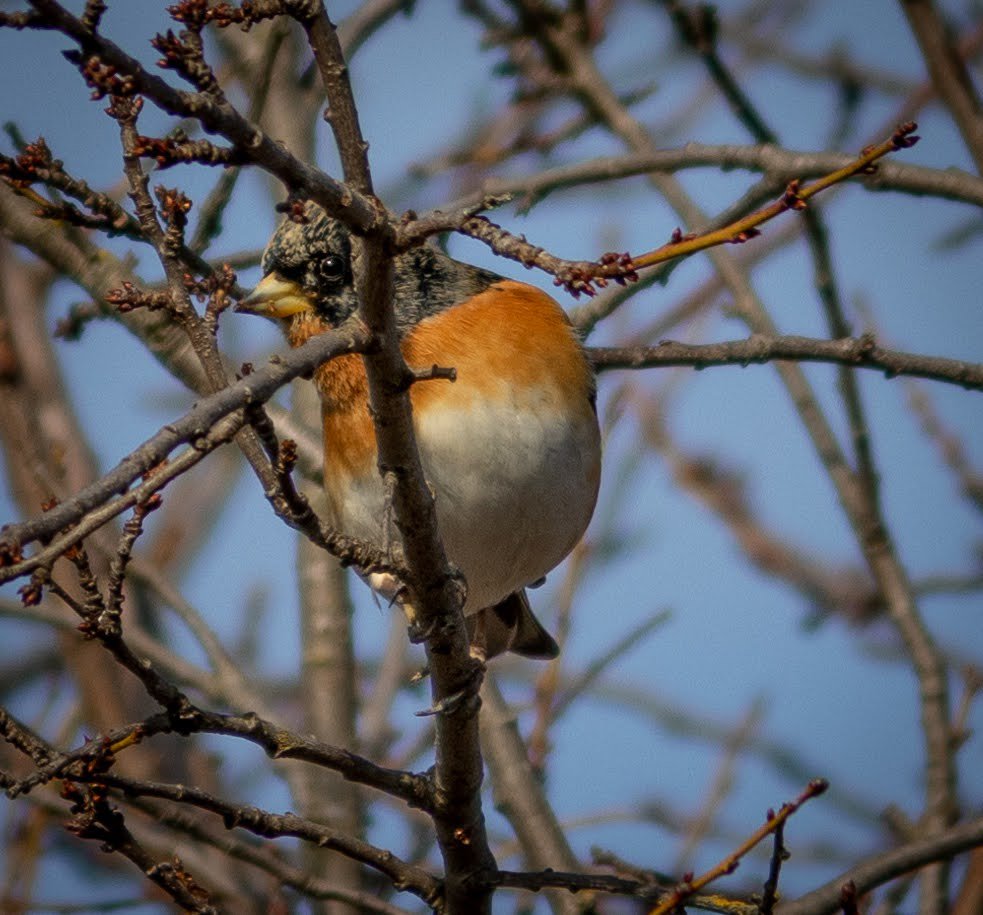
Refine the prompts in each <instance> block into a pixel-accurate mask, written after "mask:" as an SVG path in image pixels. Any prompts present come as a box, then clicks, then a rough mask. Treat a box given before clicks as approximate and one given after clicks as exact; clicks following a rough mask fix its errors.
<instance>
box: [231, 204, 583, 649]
mask: <svg viewBox="0 0 983 915" xmlns="http://www.w3.org/2000/svg"><path fill="white" fill-rule="evenodd" d="M262 267H263V274H264V275H263V279H262V280H261V282H260V283H259V285H258V286H257V287H256V288H255V290H254V291H253V292H252V293H251V294H250V295H249V296H248V297H247V298H246V299H244V300H243V301H242V302H241V303H240V305H239V306H238V308H239V310H240V311H245V312H248V313H252V314H257V315H261V316H264V317H268V318H272V319H273V320H275V321H277V322H278V323H279V324H280V326H281V328H282V329H283V331H284V333H285V334H286V337H287V339H288V340H289V342H290V344H291V346H299V345H300V344H302V343H304V342H305V341H306V340H308V339H310V338H311V337H312V336H314V335H315V334H318V333H321V332H323V331H325V330H326V329H328V328H331V327H335V326H337V325H339V324H340V323H341V322H342V321H344V320H345V319H346V318H348V317H349V316H350V315H351V314H353V313H354V312H355V311H356V309H357V308H358V295H357V293H356V290H355V287H354V283H353V272H352V246H351V243H350V236H349V232H348V230H347V229H346V227H345V226H344V225H343V224H342V223H340V222H338V221H337V220H335V219H332V218H330V217H328V216H327V215H326V214H325V213H324V211H323V210H321V209H320V208H319V207H317V206H316V205H314V204H310V203H309V204H307V205H306V209H305V219H304V221H303V222H296V221H292V220H290V219H287V220H286V221H285V222H284V223H282V225H281V226H280V227H279V228H278V229H277V231H276V232H275V234H274V235H273V237H272V239H271V240H270V243H269V245H268V246H267V248H266V251H265V253H264V254H263V261H262ZM394 273H395V278H394V290H393V296H394V298H393V306H394V310H395V320H396V327H397V332H398V334H399V336H400V346H401V349H402V353H403V357H404V358H405V360H406V362H407V364H408V365H409V366H410V368H414V369H420V370H426V369H430V368H431V367H432V366H435V365H438V366H441V367H453V368H454V369H455V370H456V380H454V381H448V380H433V381H427V382H426V383H418V384H414V385H413V386H412V388H411V389H410V401H411V404H412V408H413V423H414V431H415V434H416V441H417V447H418V448H419V451H420V458H421V460H422V464H423V469H424V473H425V475H426V479H427V482H428V483H429V485H430V487H431V490H432V492H433V494H434V499H435V505H436V512H437V523H438V527H439V530H440V535H441V538H442V540H443V544H444V548H445V550H446V553H447V558H448V560H449V561H450V562H451V563H452V564H453V565H454V566H455V567H456V568H457V569H458V570H459V571H460V572H461V573H462V574H463V575H464V578H465V580H466V582H467V597H466V600H465V603H464V613H465V620H466V622H467V625H468V631H469V637H470V639H471V646H472V653H473V654H475V656H477V657H479V658H482V659H484V658H491V657H494V656H495V655H497V654H500V653H502V652H504V651H507V650H511V651H513V652H516V653H518V654H520V655H525V656H526V657H532V658H553V657H556V655H557V653H558V650H559V649H558V647H557V644H556V642H555V641H554V639H553V638H552V636H550V634H549V633H548V632H547V631H546V630H545V629H544V628H543V626H542V625H541V624H540V623H539V621H538V620H537V619H536V617H535V616H534V615H533V613H532V610H531V608H530V606H529V602H528V599H527V597H526V594H525V590H524V589H525V588H526V587H527V586H531V585H535V584H538V583H541V581H542V579H543V578H544V576H545V575H546V573H547V572H549V571H551V570H552V569H553V568H555V567H556V566H557V565H558V564H559V563H560V562H561V561H562V560H563V559H564V557H566V555H567V554H568V553H569V552H570V551H571V550H572V549H573V547H574V545H575V544H576V543H577V541H578V540H580V538H581V536H582V535H583V533H584V531H585V529H586V528H587V524H588V522H589V521H590V518H591V514H592V513H593V511H594V504H595V501H596V499H597V489H598V483H599V479H600V468H601V447H600V432H599V429H598V424H597V414H596V410H595V403H594V400H595V384H594V375H593V372H592V370H591V366H590V364H589V362H588V360H587V357H586V355H585V353H584V351H583V348H582V346H581V344H580V340H579V338H578V337H577V334H576V332H575V331H574V329H573V327H572V326H571V324H570V322H569V320H568V319H567V317H566V315H565V313H564V312H563V310H562V309H561V308H560V306H559V305H558V304H557V303H556V302H555V301H554V300H553V299H552V298H551V297H550V296H548V295H547V294H546V293H544V292H542V291H540V290H539V289H536V288H535V287H533V286H529V285H527V284H526V283H519V282H516V281H514V280H508V279H504V278H503V277H501V276H498V275H497V274H495V273H491V272H489V271H488V270H482V269H480V268H478V267H473V266H471V265H469V264H465V263H462V262H460V261H457V260H454V259H452V258H451V257H448V256H447V255H445V254H443V253H442V252H440V251H438V250H436V249H434V248H431V247H419V248H414V249H413V250H411V251H409V252H407V253H405V254H402V255H400V256H398V257H397V258H396V259H395V264H394ZM314 382H315V384H316V385H317V389H318V391H319V393H320V397H321V405H322V411H321V412H322V418H323V424H324V486H325V490H326V492H327V497H328V503H329V511H330V514H331V521H332V522H333V524H334V525H335V526H336V527H337V529H338V530H340V531H342V532H343V533H345V534H349V535H351V536H353V537H358V538H360V539H363V540H365V541H368V542H371V543H373V544H375V545H376V546H382V545H383V544H389V543H398V534H396V533H395V532H393V531H384V530H383V525H384V524H385V523H386V521H385V520H384V519H386V518H387V517H388V512H387V508H388V506H387V505H386V499H385V493H384V487H383V482H382V479H381V477H380V475H379V470H378V467H377V454H376V443H375V431H374V428H373V425H372V418H371V416H370V413H369V403H368V385H367V381H366V376H365V370H364V368H363V364H362V359H361V357H360V356H358V355H348V356H342V357H340V358H337V359H333V360H331V361H330V362H327V363H325V364H324V365H322V366H321V367H320V368H319V369H318V370H317V371H316V372H315V375H314ZM391 538H392V539H391ZM369 584H370V585H372V586H373V587H375V588H376V590H377V591H380V592H381V593H383V594H384V595H385V596H386V597H389V598H392V597H394V596H395V594H396V584H395V583H394V582H393V581H392V579H391V577H389V576H382V577H379V576H375V577H374V576H369ZM404 609H405V608H404ZM411 622H412V620H411Z"/></svg>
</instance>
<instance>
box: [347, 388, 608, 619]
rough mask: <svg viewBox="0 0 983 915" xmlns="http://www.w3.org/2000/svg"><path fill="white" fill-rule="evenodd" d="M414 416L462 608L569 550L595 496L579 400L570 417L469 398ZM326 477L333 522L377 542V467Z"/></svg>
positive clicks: (589, 423) (484, 601)
mask: <svg viewBox="0 0 983 915" xmlns="http://www.w3.org/2000/svg"><path fill="white" fill-rule="evenodd" d="M416 423H417V443H418V446H419V449H420V457H421V460H422V462H423V469H424V473H425V475H426V478H427V481H428V483H429V484H430V485H431V487H432V488H433V491H434V495H435V500H436V508H437V519H438V524H439V527H440V533H441V537H442V539H443V543H444V548H445V550H446V552H447V557H448V559H449V560H450V562H451V563H452V564H453V565H454V566H455V567H457V569H459V570H460V571H461V572H462V573H463V574H464V576H465V578H466V579H467V583H468V597H467V601H466V604H465V610H466V612H471V613H474V612H477V611H478V610H481V609H483V608H484V607H488V606H491V605H493V604H495V603H497V602H498V601H500V600H502V599H503V598H505V597H507V596H508V595H509V594H511V593H512V592H513V591H516V590H518V589H519V588H522V587H525V586H526V585H528V584H531V583H532V582H535V581H537V580H538V579H540V578H542V577H543V576H544V575H545V574H546V573H547V572H549V571H551V570H552V569H553V568H554V567H555V566H557V565H558V564H559V563H560V561H561V560H562V559H563V558H564V557H565V556H566V555H567V554H568V553H569V552H570V550H571V549H572V548H573V546H574V545H575V544H576V543H577V541H578V540H579V539H580V537H581V536H582V534H583V533H584V530H585V529H586V528H587V524H588V522H589V521H590V517H591V514H592V512H593V509H594V502H595V500H596V497H597V482H598V475H599V466H600V443H599V435H598V430H597V424H596V421H595V420H594V417H593V416H592V415H590V414H589V412H588V411H587V410H586V409H585V410H584V411H583V415H582V416H581V418H580V419H579V420H578V421H577V422H576V423H575V424H572V425H571V424H570V423H569V422H565V421H562V420H561V419H560V417H559V414H558V412H557V411H556V409H555V408H554V404H552V403H546V402H540V403H531V404H528V405H527V404H524V405H523V407H522V408H518V407H516V405H515V404H507V403H504V402H501V401H498V402H494V401H493V402H487V401H486V402H484V403H482V402H480V401H471V404H470V408H467V409H466V408H462V409H459V410H441V411H438V412H437V413H436V414H435V413H434V411H428V412H427V413H426V414H425V415H424V416H423V417H422V418H418V419H417V421H416ZM328 485H329V487H330V488H331V490H332V497H333V498H332V501H333V502H334V504H335V505H336V506H340V517H338V518H337V519H336V523H337V524H338V527H339V528H340V529H341V530H342V531H343V532H344V533H347V534H351V535H353V536H355V537H359V538H362V539H365V540H369V541H371V542H373V543H376V544H380V543H381V542H382V517H383V512H384V506H383V491H382V485H381V481H380V480H379V478H378V476H377V475H375V474H373V475H371V476H369V477H360V478H358V479H334V480H330V481H329V482H328ZM397 536H398V534H397V533H396V532H395V531H394V532H393V537H394V538H395V537H397Z"/></svg>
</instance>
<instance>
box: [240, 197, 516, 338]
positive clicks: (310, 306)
mask: <svg viewBox="0 0 983 915" xmlns="http://www.w3.org/2000/svg"><path fill="white" fill-rule="evenodd" d="M304 217H305V220H304V221H303V222H295V221H293V220H291V219H287V220H284V222H282V223H281V224H280V227H279V228H278V229H277V230H276V232H274V233H273V237H272V238H271V239H270V243H269V244H268V245H267V246H266V251H264V252H263V279H262V280H260V282H259V284H258V285H257V286H256V288H255V289H254V290H253V291H252V292H251V293H250V294H249V295H248V296H246V298H244V299H243V300H242V301H241V302H240V303H239V304H238V305H237V306H236V310H237V311H241V312H245V313H246V314H254V315H260V316H261V317H264V318H270V319H272V320H273V321H276V322H277V323H278V324H279V325H280V327H281V328H282V329H283V330H284V332H285V333H286V335H287V338H288V339H289V340H290V342H291V344H293V345H295V346H296V345H298V344H300V343H303V342H304V341H305V340H307V339H308V338H309V337H311V336H313V335H314V334H318V333H321V332H322V331H324V330H327V329H328V328H331V327H338V326H339V325H340V324H341V323H342V322H343V321H344V320H345V319H346V318H348V317H350V316H351V315H352V314H354V313H355V311H356V310H357V308H358V293H357V292H356V290H355V284H354V280H353V270H352V264H353V249H352V243H351V235H350V233H349V230H348V228H347V227H346V226H345V225H344V224H343V223H341V222H339V221H338V220H337V219H333V218H331V217H330V216H328V215H327V214H326V213H325V212H324V210H322V209H321V208H320V207H319V206H318V205H317V204H314V203H311V202H308V203H306V204H305V208H304ZM501 279H502V278H501V277H500V276H498V275H497V274H495V273H490V272H489V271H487V270H481V269H479V268H478V267H472V266H471V265H470V264H464V263H461V262H460V261H457V260H454V259H453V258H451V257H448V256H447V255H446V254H444V253H443V252H441V251H439V250H438V249H436V248H434V247H431V246H429V245H421V246H419V247H416V248H413V249H411V250H410V251H406V252H404V253H402V254H400V255H398V256H397V257H395V258H394V259H393V308H394V313H395V320H396V329H397V332H398V333H400V334H403V333H406V332H407V331H409V330H410V329H412V328H413V327H415V326H416V325H417V324H418V323H419V322H420V321H422V320H424V319H425V318H427V317H428V316H430V315H433V314H436V313H438V312H440V311H442V310H443V309H445V308H450V307H451V306H452V305H456V304H458V303H459V302H463V301H465V300H466V299H468V298H470V297H471V296H473V295H477V294H478V293H480V292H482V291H483V290H485V289H487V288H488V287H489V286H490V285H492V284H493V283H496V282H499V281H501Z"/></svg>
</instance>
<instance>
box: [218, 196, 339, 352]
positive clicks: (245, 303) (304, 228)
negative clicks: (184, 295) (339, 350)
mask: <svg viewBox="0 0 983 915" xmlns="http://www.w3.org/2000/svg"><path fill="white" fill-rule="evenodd" d="M304 215H305V221H304V222H294V221H293V220H291V219H287V220H285V221H284V222H283V223H281V225H280V227H279V228H278V229H277V230H276V232H275V233H274V234H273V237H272V238H271V239H270V243H269V244H268V245H267V246H266V250H265V251H264V252H263V261H262V267H263V278H262V279H261V280H260V282H259V284H258V285H257V286H256V288H255V289H254V290H253V291H252V292H251V293H250V294H249V295H248V296H246V298H244V299H243V300H242V301H241V302H240V303H239V304H238V305H237V306H236V311H240V312H245V313H246V314H254V315H259V316H260V317H264V318H270V319H271V320H273V321H276V322H277V323H278V324H279V325H280V326H281V327H282V328H283V330H284V331H285V332H286V333H287V335H288V336H289V337H291V339H293V337H294V336H296V330H297V329H298V328H299V327H300V326H301V325H303V326H306V327H308V328H309V330H308V332H307V333H305V334H303V336H305V337H306V336H309V335H310V332H311V331H314V332H317V329H318V326H320V327H321V328H322V329H323V328H326V327H337V326H338V325H339V324H341V323H342V322H343V321H344V320H345V319H346V318H347V317H349V316H350V315H351V314H352V313H353V312H354V311H355V309H356V308H357V307H358V297H357V295H356V292H355V287H354V284H353V282H352V246H351V239H350V236H349V232H348V229H347V228H346V227H345V226H344V225H343V224H342V223H340V222H338V220H336V219H331V218H330V217H328V216H327V215H326V214H325V213H324V211H323V210H322V209H321V208H320V207H318V206H316V205H315V204H312V203H308V204H307V205H306V207H305V213H304ZM298 342H299V341H298Z"/></svg>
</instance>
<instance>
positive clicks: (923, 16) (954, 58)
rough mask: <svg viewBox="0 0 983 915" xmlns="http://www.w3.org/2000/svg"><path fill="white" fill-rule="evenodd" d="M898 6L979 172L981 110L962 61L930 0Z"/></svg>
mask: <svg viewBox="0 0 983 915" xmlns="http://www.w3.org/2000/svg"><path fill="white" fill-rule="evenodd" d="M901 9H902V10H904V14H905V16H907V17H908V24H909V25H910V26H911V31H912V32H913V33H914V35H915V39H916V40H917V41H918V46H919V48H921V52H922V57H923V58H924V60H925V66H926V67H927V68H928V74H929V76H930V78H931V80H932V85H933V86H934V87H935V91H936V92H937V93H938V96H939V98H940V99H941V100H942V102H943V103H944V104H945V106H946V107H947V108H948V109H949V111H950V113H951V114H952V119H953V120H954V121H955V122H956V127H958V128H959V132H960V133H961V134H962V138H963V142H965V144H966V148H967V149H968V150H969V154H970V155H971V156H972V157H973V161H974V162H975V163H976V170H977V171H978V172H980V173H981V174H983V112H981V111H980V100H979V98H978V97H977V95H976V89H975V88H974V87H973V81H972V79H971V77H970V75H969V71H968V70H967V69H966V62H965V61H964V60H963V58H962V57H961V56H960V54H959V51H958V49H957V48H956V45H955V43H954V42H953V40H952V37H951V36H950V35H949V31H948V28H947V27H946V24H945V21H944V20H943V19H942V14H941V13H940V12H939V10H938V9H937V8H936V6H935V4H934V3H932V0H901Z"/></svg>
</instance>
